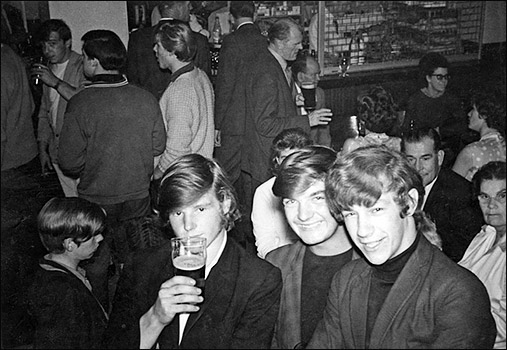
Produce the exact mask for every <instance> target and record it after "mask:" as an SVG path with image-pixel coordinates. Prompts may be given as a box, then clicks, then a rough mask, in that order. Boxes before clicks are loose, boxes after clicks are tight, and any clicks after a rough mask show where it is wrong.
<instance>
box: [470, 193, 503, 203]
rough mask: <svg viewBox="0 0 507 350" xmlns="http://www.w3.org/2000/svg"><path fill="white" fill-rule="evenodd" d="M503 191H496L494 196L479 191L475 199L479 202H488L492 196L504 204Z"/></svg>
mask: <svg viewBox="0 0 507 350" xmlns="http://www.w3.org/2000/svg"><path fill="white" fill-rule="evenodd" d="M505 195H506V194H505V191H502V192H499V193H497V195H496V196H494V197H490V196H489V195H488V194H486V193H480V194H479V195H478V196H477V199H479V202H480V203H481V204H489V202H490V201H491V199H492V198H493V199H494V200H495V201H497V202H498V203H500V204H505Z"/></svg>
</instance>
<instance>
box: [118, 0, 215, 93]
mask: <svg viewBox="0 0 507 350" xmlns="http://www.w3.org/2000/svg"><path fill="white" fill-rule="evenodd" d="M159 7H160V12H161V15H162V18H161V19H160V21H159V23H158V24H157V25H154V26H152V27H148V28H141V29H138V30H136V31H134V32H132V34H131V35H130V38H129V43H128V60H127V78H128V80H129V82H130V83H132V84H135V85H138V86H140V87H142V88H145V89H146V90H148V91H149V92H151V93H152V94H153V95H154V96H155V97H156V98H157V99H160V97H161V96H162V94H163V93H164V91H165V89H166V87H167V85H168V84H169V80H170V78H171V72H170V71H169V70H162V69H160V68H159V65H158V63H157V59H156V58H155V54H154V52H153V46H154V44H155V32H156V29H157V27H158V26H160V25H162V24H163V23H164V22H167V21H170V20H171V19H179V20H181V21H183V22H186V23H188V22H189V21H190V10H191V4H190V1H163V2H161V3H160V5H159ZM192 35H193V37H194V41H195V42H196V45H197V53H196V55H195V57H194V60H193V61H194V64H195V66H196V67H198V68H200V69H202V70H203V71H204V72H206V74H207V75H208V77H210V78H211V58H210V52H209V43H208V40H207V38H206V37H205V36H204V35H202V34H200V33H196V32H192Z"/></svg>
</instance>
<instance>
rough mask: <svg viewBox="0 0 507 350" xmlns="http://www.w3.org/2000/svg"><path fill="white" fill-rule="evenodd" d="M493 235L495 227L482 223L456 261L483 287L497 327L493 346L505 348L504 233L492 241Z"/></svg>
mask: <svg viewBox="0 0 507 350" xmlns="http://www.w3.org/2000/svg"><path fill="white" fill-rule="evenodd" d="M496 237H497V232H496V229H495V228H494V227H493V226H490V225H484V226H483V227H482V230H481V231H480V232H479V233H478V234H477V235H476V236H475V237H474V239H473V240H472V242H470V245H469V246H468V248H467V250H466V252H465V254H464V255H463V258H462V259H461V261H460V262H458V264H459V265H461V266H463V267H466V268H467V269H469V270H470V271H472V272H473V273H474V274H475V275H476V276H477V277H478V278H479V279H480V280H481V282H482V283H483V284H484V286H485V287H486V289H487V291H488V294H489V298H490V301H491V314H492V315H493V318H494V319H495V322H496V328H497V335H496V340H495V345H494V348H495V349H505V344H506V332H505V300H506V299H505V298H506V297H505V283H506V276H505V266H506V265H505V262H506V253H505V234H504V235H503V237H502V238H501V239H500V240H499V241H498V242H497V243H496V244H495V240H496Z"/></svg>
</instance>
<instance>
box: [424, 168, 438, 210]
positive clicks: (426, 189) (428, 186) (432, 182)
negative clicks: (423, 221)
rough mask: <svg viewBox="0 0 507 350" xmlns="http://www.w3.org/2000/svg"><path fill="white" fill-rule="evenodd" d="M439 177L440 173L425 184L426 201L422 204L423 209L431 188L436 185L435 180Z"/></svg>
mask: <svg viewBox="0 0 507 350" xmlns="http://www.w3.org/2000/svg"><path fill="white" fill-rule="evenodd" d="M437 179H438V175H437V176H436V177H435V178H434V179H433V181H431V182H430V183H429V184H427V185H426V186H424V201H423V204H422V206H421V209H424V206H425V205H426V200H427V199H428V195H429V194H430V191H431V189H432V188H433V185H435V182H436V181H437Z"/></svg>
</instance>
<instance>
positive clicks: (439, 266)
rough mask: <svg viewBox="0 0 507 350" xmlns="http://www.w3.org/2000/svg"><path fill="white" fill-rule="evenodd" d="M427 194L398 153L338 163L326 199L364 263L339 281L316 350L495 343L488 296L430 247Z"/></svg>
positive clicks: (367, 153)
mask: <svg viewBox="0 0 507 350" xmlns="http://www.w3.org/2000/svg"><path fill="white" fill-rule="evenodd" d="M423 195H424V188H423V186H422V182H421V178H420V176H419V175H418V174H417V172H416V171H415V170H413V169H412V168H411V166H410V164H409V163H408V161H407V160H406V159H405V158H404V157H403V155H402V154H400V153H398V152H395V151H390V150H389V149H387V148H386V147H383V146H380V147H379V146H370V147H364V148H358V149H356V150H354V151H352V152H350V153H348V154H346V155H342V156H340V157H338V159H337V161H336V162H335V163H334V165H333V167H332V168H331V170H330V172H329V173H328V175H327V177H326V200H327V201H328V203H329V208H330V210H331V212H332V213H333V215H335V216H336V215H339V214H342V215H343V217H344V220H345V226H346V228H347V231H348V233H349V235H350V237H351V239H352V241H353V242H354V244H355V245H356V247H357V248H358V249H359V250H360V251H361V252H362V253H363V255H364V258H363V259H356V260H353V261H351V262H349V263H348V264H347V265H345V266H344V267H343V268H342V269H341V270H339V272H337V274H336V275H335V276H334V279H333V281H332V282H331V288H330V290H329V294H328V302H327V306H326V309H325V311H324V315H323V319H322V320H321V321H320V323H319V324H318V325H317V328H316V330H315V332H314V333H313V336H312V339H311V340H310V343H309V344H308V347H307V348H308V349H324V348H332V349H343V348H355V349H368V348H371V349H375V348H391V349H407V348H441V349H451V348H462V349H463V348H491V347H492V346H493V343H494V340H495V335H496V329H495V321H494V319H493V317H492V315H491V312H490V311H489V301H488V293H487V291H486V289H485V287H484V285H483V284H482V283H481V282H480V280H479V279H477V278H476V277H475V276H474V275H473V274H471V273H469V271H467V270H465V269H463V268H461V267H460V266H459V265H457V264H455V263H454V262H453V261H452V260H450V259H449V258H448V257H447V256H445V254H443V253H442V252H441V251H440V250H439V249H438V248H437V247H435V246H434V245H432V244H431V243H429V242H428V240H427V238H426V236H427V235H428V232H426V231H428V228H431V227H434V226H432V225H431V223H429V222H428V219H427V218H426V217H425V216H424V213H423V212H421V211H420V210H418V208H420V202H421V201H422V197H423ZM430 233H431V232H430ZM433 234H434V232H433Z"/></svg>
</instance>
